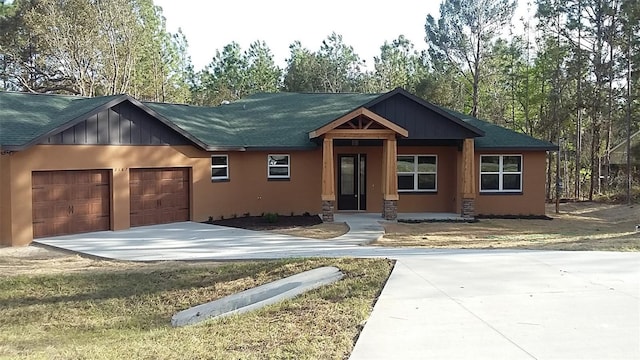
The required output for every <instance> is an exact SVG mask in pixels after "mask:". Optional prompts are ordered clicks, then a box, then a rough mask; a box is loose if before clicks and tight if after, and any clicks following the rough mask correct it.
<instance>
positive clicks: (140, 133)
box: [42, 101, 191, 145]
mask: <svg viewBox="0 0 640 360" xmlns="http://www.w3.org/2000/svg"><path fill="white" fill-rule="evenodd" d="M42 144H55V145H189V144H191V142H190V141H189V140H188V139H186V138H185V137H184V136H182V135H181V134H178V133H177V132H176V131H174V130H173V129H171V128H169V127H168V126H166V125H164V124H162V123H161V122H159V121H158V120H157V119H155V118H154V117H152V116H151V115H149V114H147V113H146V112H144V111H143V110H141V109H140V108H138V107H136V106H134V105H133V104H131V103H130V102H128V101H125V102H122V103H120V104H118V105H115V106H113V107H112V108H109V109H106V110H103V111H101V112H99V113H97V114H95V115H92V116H90V117H88V118H87V119H86V120H83V121H81V122H79V123H78V124H76V125H74V126H73V127H70V128H69V129H66V130H64V131H62V132H60V133H58V134H55V135H52V136H50V137H49V138H47V139H46V140H44V141H43V142H42Z"/></svg>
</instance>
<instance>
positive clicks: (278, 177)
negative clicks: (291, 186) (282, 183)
mask: <svg viewBox="0 0 640 360" xmlns="http://www.w3.org/2000/svg"><path fill="white" fill-rule="evenodd" d="M273 156H286V157H287V164H286V165H278V164H271V157H273ZM271 168H286V169H287V174H286V175H271V171H270V170H271ZM267 178H268V179H289V178H291V155H289V154H269V155H267Z"/></svg>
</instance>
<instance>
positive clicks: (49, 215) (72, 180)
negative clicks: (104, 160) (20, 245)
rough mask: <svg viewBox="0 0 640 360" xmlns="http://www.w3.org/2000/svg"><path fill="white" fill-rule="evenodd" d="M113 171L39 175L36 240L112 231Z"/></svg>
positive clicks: (34, 179)
mask: <svg viewBox="0 0 640 360" xmlns="http://www.w3.org/2000/svg"><path fill="white" fill-rule="evenodd" d="M110 178H111V176H110V173H109V170H83V171H35V172H33V173H32V175H31V184H32V199H33V207H32V209H33V237H34V238H39V237H44V236H56V235H66V234H77V233H83V232H90V231H101V230H109V228H110V224H111V219H110V201H109V199H110V185H109V182H110Z"/></svg>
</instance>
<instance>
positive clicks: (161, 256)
mask: <svg viewBox="0 0 640 360" xmlns="http://www.w3.org/2000/svg"><path fill="white" fill-rule="evenodd" d="M336 220H337V221H341V220H344V221H346V222H347V223H348V224H349V225H350V226H351V229H352V231H351V232H350V233H349V234H348V235H346V236H343V237H340V238H336V239H332V240H311V239H301V238H295V237H290V236H285V235H274V234H270V233H264V232H253V231H246V230H240V229H231V228H224V227H219V226H212V225H207V224H199V223H192V222H186V223H177V224H169V225H159V226H149V227H140V228H133V229H130V230H125V231H115V232H113V231H106V232H98V233H90V234H82V235H73V236H61V237H55V238H47V239H39V240H37V241H36V242H37V243H42V244H47V245H50V246H54V247H60V248H65V249H68V250H73V251H78V252H82V253H87V254H91V255H97V256H102V257H107V258H114V259H122V260H205V259H206V260H229V259H266V258H284V257H309V256H327V257H343V256H348V257H387V258H393V259H396V260H397V262H396V266H395V268H394V270H393V272H392V274H391V276H390V278H389V280H388V281H387V284H386V285H385V287H384V289H383V291H382V293H381V295H380V297H379V299H378V301H377V303H376V305H375V307H374V309H373V312H372V314H371V316H370V318H369V319H368V321H367V324H366V326H365V327H364V330H363V331H362V333H361V334H360V337H359V339H358V341H357V343H356V345H355V348H354V350H353V352H352V354H351V359H352V360H360V359H639V358H640V266H639V265H638V264H640V253H616V252H561V251H522V250H430V249H416V248H384V247H376V246H366V245H361V244H365V243H368V242H370V241H372V240H374V239H375V238H377V237H379V236H381V235H382V227H381V225H380V224H379V222H378V220H379V215H378V214H353V215H350V214H339V217H337V218H336Z"/></svg>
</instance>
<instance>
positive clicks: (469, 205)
mask: <svg viewBox="0 0 640 360" xmlns="http://www.w3.org/2000/svg"><path fill="white" fill-rule="evenodd" d="M475 205H476V200H475V199H462V213H461V214H460V215H462V217H463V218H473V217H475V215H476V209H475V207H476V206H475Z"/></svg>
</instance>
